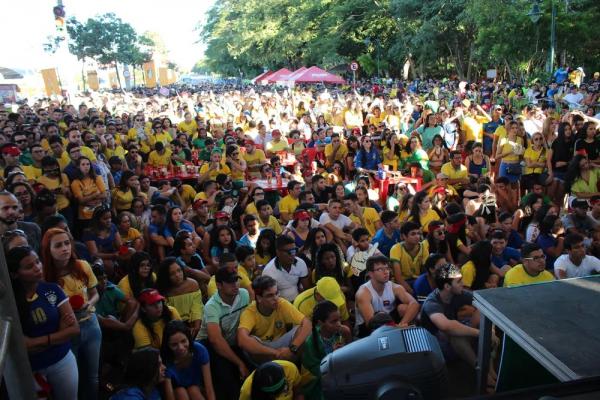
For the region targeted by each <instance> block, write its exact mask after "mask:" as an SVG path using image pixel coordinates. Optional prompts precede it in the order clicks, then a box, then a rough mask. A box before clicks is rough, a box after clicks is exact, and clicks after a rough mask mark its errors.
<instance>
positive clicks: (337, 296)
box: [294, 276, 350, 327]
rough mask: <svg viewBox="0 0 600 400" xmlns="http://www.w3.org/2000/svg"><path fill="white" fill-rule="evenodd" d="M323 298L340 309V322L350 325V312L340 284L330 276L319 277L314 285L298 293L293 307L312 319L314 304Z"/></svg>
mask: <svg viewBox="0 0 600 400" xmlns="http://www.w3.org/2000/svg"><path fill="white" fill-rule="evenodd" d="M323 300H329V301H331V302H332V303H333V304H335V305H336V306H337V307H338V309H339V311H340V316H341V319H342V323H344V325H347V326H348V327H350V323H349V322H348V321H349V319H350V314H349V313H348V307H347V306H346V297H345V296H344V292H342V289H341V288H340V284H339V283H337V281H336V280H335V278H333V277H331V276H326V277H324V278H321V279H319V280H318V281H317V285H316V286H315V287H313V288H310V289H306V290H305V291H304V292H302V293H300V294H299V295H298V296H297V297H296V299H295V300H294V307H296V308H297V309H298V310H299V311H300V312H301V313H302V314H304V315H305V316H306V318H308V319H311V320H312V316H313V311H314V308H315V306H316V305H317V303H319V302H321V301H323Z"/></svg>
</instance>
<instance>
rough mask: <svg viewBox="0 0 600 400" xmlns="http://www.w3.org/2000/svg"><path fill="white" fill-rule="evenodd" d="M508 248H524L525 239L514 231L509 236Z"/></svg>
mask: <svg viewBox="0 0 600 400" xmlns="http://www.w3.org/2000/svg"><path fill="white" fill-rule="evenodd" d="M506 246H508V247H512V248H513V249H520V248H521V246H523V238H522V237H521V235H519V234H518V233H517V231H515V230H514V229H512V230H511V231H510V233H509V234H508V241H507V243H506Z"/></svg>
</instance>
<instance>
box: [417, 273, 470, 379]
mask: <svg viewBox="0 0 600 400" xmlns="http://www.w3.org/2000/svg"><path fill="white" fill-rule="evenodd" d="M434 279H435V285H436V288H435V290H434V291H433V292H431V293H430V294H429V296H427V299H425V302H424V303H423V307H422V310H421V325H422V326H423V327H424V328H425V329H427V330H428V331H429V332H431V333H432V334H433V335H434V336H436V337H437V339H438V341H439V342H440V345H441V348H442V351H443V352H444V354H448V353H449V350H450V348H452V349H453V350H454V351H455V353H456V354H458V356H459V357H460V358H461V359H463V360H464V361H466V362H467V363H468V364H469V365H470V366H471V367H473V368H475V365H476V362H477V355H476V354H475V351H474V349H473V346H474V344H475V343H476V340H477V338H478V337H479V329H478V328H479V311H478V310H476V309H474V308H473V307H472V303H473V294H472V293H471V292H470V291H468V290H464V288H463V283H462V275H461V273H460V269H459V268H458V267H456V266H454V265H453V264H445V265H442V266H441V267H439V268H438V269H436V271H435V274H434ZM466 309H469V312H468V313H470V314H471V315H470V318H469V317H468V313H467V311H466ZM467 319H470V323H469V324H468V325H467V324H465V323H462V322H461V321H463V320H467ZM465 322H466V321H465Z"/></svg>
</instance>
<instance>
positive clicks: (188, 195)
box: [179, 183, 196, 211]
mask: <svg viewBox="0 0 600 400" xmlns="http://www.w3.org/2000/svg"><path fill="white" fill-rule="evenodd" d="M179 196H180V197H181V200H182V201H183V204H182V205H181V207H182V208H183V210H184V211H185V210H187V209H188V208H190V206H191V205H192V203H193V202H194V198H196V191H195V190H194V188H193V187H191V186H190V185H188V184H185V183H184V184H183V185H181V193H179Z"/></svg>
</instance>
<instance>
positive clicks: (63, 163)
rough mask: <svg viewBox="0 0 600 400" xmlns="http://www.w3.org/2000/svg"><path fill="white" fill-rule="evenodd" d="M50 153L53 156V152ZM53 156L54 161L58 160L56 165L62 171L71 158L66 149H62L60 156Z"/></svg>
mask: <svg viewBox="0 0 600 400" xmlns="http://www.w3.org/2000/svg"><path fill="white" fill-rule="evenodd" d="M51 155H52V156H53V157H54V154H51ZM54 158H56V161H58V165H59V167H60V170H61V171H64V169H65V167H66V166H67V165H69V163H70V162H71V158H70V157H69V154H68V153H67V152H66V151H63V152H62V154H61V155H60V157H54Z"/></svg>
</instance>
